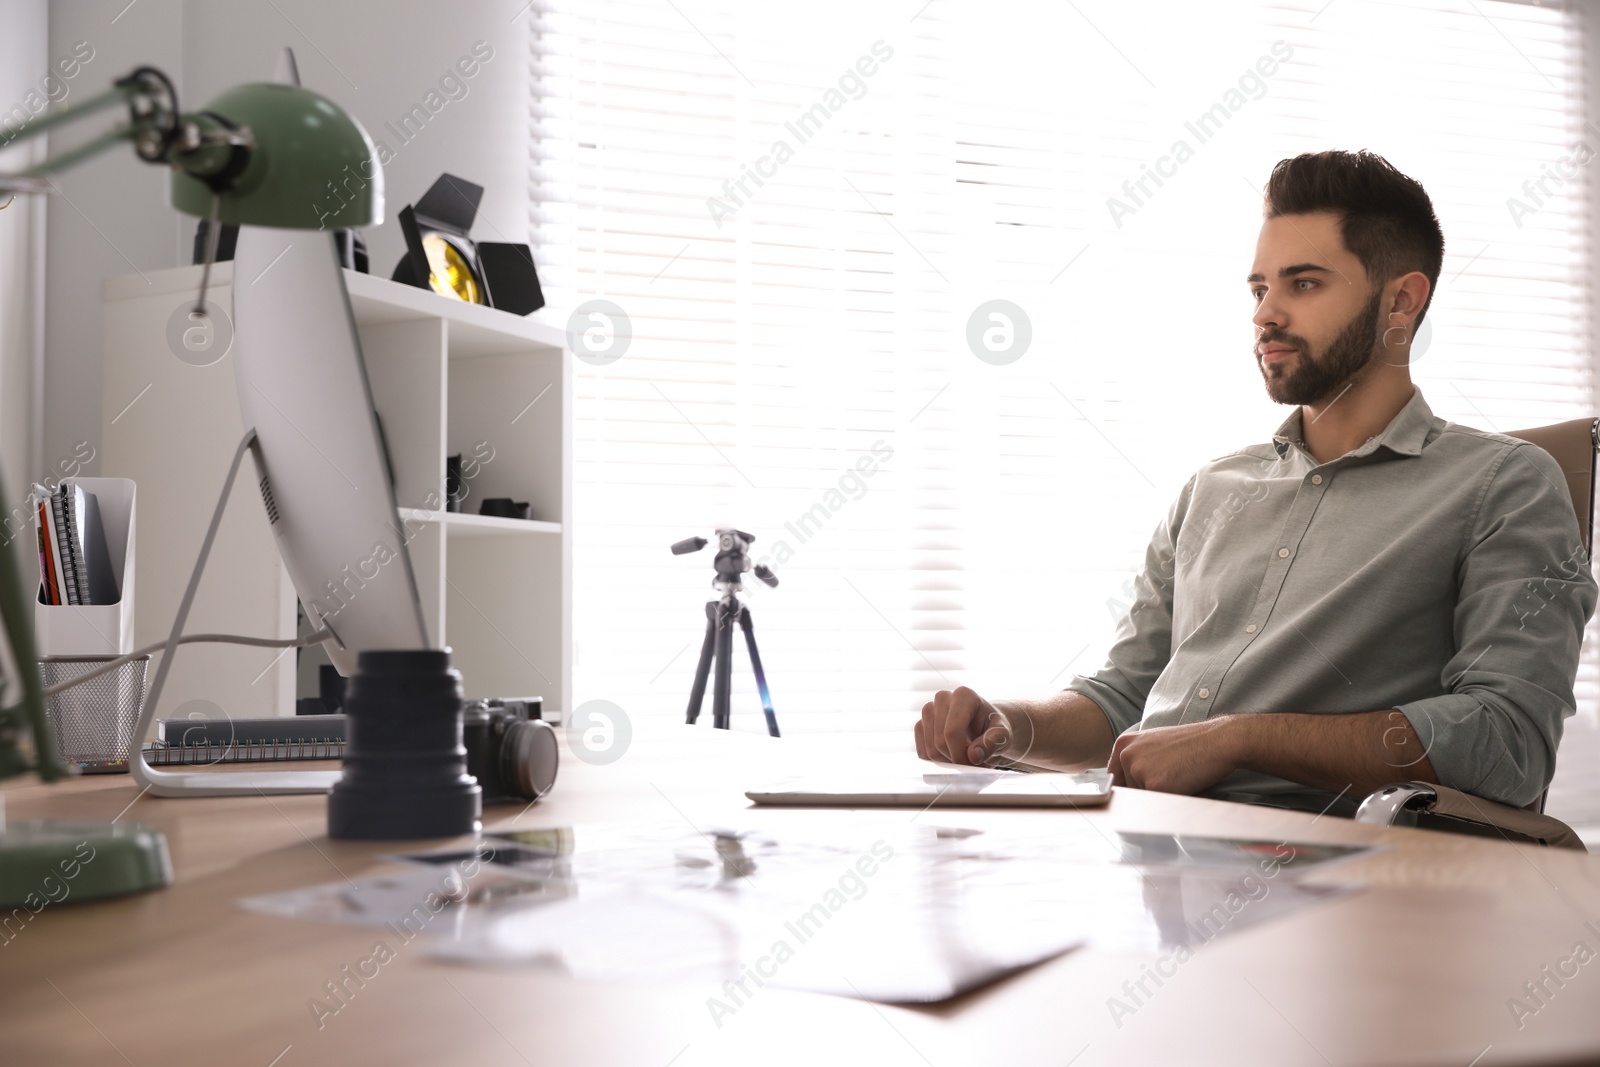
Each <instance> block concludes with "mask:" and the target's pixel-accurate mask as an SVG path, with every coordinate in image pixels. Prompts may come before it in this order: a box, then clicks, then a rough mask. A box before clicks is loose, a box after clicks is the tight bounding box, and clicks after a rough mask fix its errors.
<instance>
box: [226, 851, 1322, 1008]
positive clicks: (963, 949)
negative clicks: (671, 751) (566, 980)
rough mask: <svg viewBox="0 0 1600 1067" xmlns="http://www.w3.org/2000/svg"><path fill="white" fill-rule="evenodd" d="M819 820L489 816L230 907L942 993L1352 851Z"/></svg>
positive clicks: (619, 970) (663, 966)
mask: <svg viewBox="0 0 1600 1067" xmlns="http://www.w3.org/2000/svg"><path fill="white" fill-rule="evenodd" d="M828 826H829V827H830V830H831V832H829V833H827V834H822V833H810V834H801V833H794V832H789V831H786V832H785V833H784V834H782V835H777V834H772V833H767V832H764V831H761V830H748V829H728V830H723V831H717V830H712V831H707V832H706V833H704V834H696V833H679V832H677V831H675V830H664V831H658V832H655V833H643V834H641V833H639V832H638V831H637V830H634V831H629V832H622V833H618V832H603V833H599V834H595V833H592V832H591V831H589V830H586V829H585V830H579V831H576V832H573V831H561V832H559V833H553V832H552V831H530V832H527V833H523V834H508V835H490V836H488V837H486V838H485V841H484V845H483V846H481V847H480V849H479V853H478V854H479V855H483V854H486V853H488V852H489V851H490V850H491V849H492V850H493V851H495V852H497V853H498V855H497V857H496V858H497V859H498V860H500V861H502V862H505V861H509V862H505V865H501V864H499V863H496V864H491V863H488V862H484V863H481V864H470V863H469V862H468V861H470V860H471V859H472V858H473V854H472V853H463V852H456V853H433V854H423V855H416V856H411V857H400V858H401V859H406V860H409V861H410V862H411V863H412V864H413V866H412V868H411V869H409V870H401V871H399V872H397V873H392V874H385V875H382V876H379V877H377V878H363V879H360V880H358V881H356V882H354V883H348V882H341V883H332V884H329V885H327V886H320V887H312V888H311V889H306V890H297V891H293V892H290V893H282V894H275V895H273V896H270V897H263V898H254V899H252V900H249V901H243V902H241V904H242V906H244V907H247V908H249V909H250V910H254V911H260V912H266V913H269V914H276V915H283V916H292V917H299V918H307V919H314V920H320V921H332V922H356V923H366V924H372V925H386V926H388V927H389V929H390V930H391V931H392V932H394V933H396V935H397V936H398V935H401V934H405V933H408V932H411V931H414V930H415V929H416V928H417V927H418V926H419V925H421V926H425V927H426V932H428V933H430V934H434V935H442V936H434V937H431V938H430V944H431V951H432V952H434V953H435V954H438V955H441V956H444V957H447V958H450V959H454V960H460V961H469V962H479V963H490V964H523V965H530V964H531V965H538V966H543V967H548V968H552V969H557V970H561V971H563V972H566V973H569V974H571V975H573V976H574V977H578V978H582V979H588V980H596V981H635V980H637V981H658V980H663V979H685V978H700V979H710V980H712V981H713V982H715V983H719V984H720V983H722V982H724V981H732V982H742V983H743V988H745V989H746V991H747V992H748V991H750V990H753V989H755V988H758V987H759V986H762V985H771V986H778V987H786V988H791V989H802V990H810V991H816V992H827V993H837V994H842V995H847V996H859V997H864V998H867V999H872V1000H882V1001H891V1002H933V1001H938V1000H943V999H945V998H947V997H950V996H953V995H956V994H958V993H962V992H965V991H967V990H969V989H973V988H977V987H978V986H981V985H984V984H987V983H988V982H991V981H994V980H996V979H998V978H1000V977H1003V976H1004V975H1006V974H1009V973H1012V972H1014V971H1016V970H1018V969H1021V968H1024V967H1027V966H1030V965H1032V964H1034V963H1037V962H1041V961H1043V960H1045V959H1049V958H1051V957H1053V956H1056V955H1059V954H1061V953H1063V952H1066V951H1069V950H1070V949H1072V948H1074V947H1076V946H1078V945H1080V944H1083V943H1085V942H1089V941H1092V942H1094V943H1096V944H1103V945H1118V946H1124V947H1135V948H1150V949H1156V948H1160V947H1163V946H1172V945H1176V944H1186V945H1189V946H1190V947H1191V948H1193V947H1197V946H1198V945H1200V944H1203V943H1206V942H1208V941H1210V940H1211V939H1213V938H1215V937H1217V936H1220V935H1221V934H1223V933H1226V932H1228V931H1230V930H1233V929H1240V928H1243V927H1245V926H1249V925H1253V924H1255V923H1257V922H1260V921H1262V920H1265V919H1268V918H1271V917H1273V916H1277V915H1282V914H1285V913H1287V912H1291V911H1294V910H1298V909H1299V908H1301V907H1304V906H1306V905H1307V904H1310V903H1313V902H1315V901H1317V900H1321V899H1324V898H1326V897H1328V896H1330V895H1332V894H1335V893H1337V892H1341V891H1343V890H1338V889H1334V888H1327V887H1313V886H1305V885H1301V884H1297V883H1296V882H1295V881H1294V877H1293V876H1294V873H1296V872H1297V871H1298V870H1299V869H1300V867H1302V866H1304V865H1306V864H1314V863H1317V862H1319V861H1321V860H1324V859H1328V858H1334V857H1335V856H1338V855H1344V854H1347V853H1349V852H1351V851H1354V850H1347V849H1339V848H1334V849H1331V850H1326V851H1308V850H1301V851H1300V852H1299V853H1297V855H1299V856H1301V857H1302V858H1301V859H1300V860H1298V861H1296V862H1297V863H1298V864H1299V866H1297V868H1296V872H1291V871H1289V870H1287V869H1286V868H1283V867H1281V866H1280V867H1273V868H1272V870H1271V873H1266V868H1265V867H1263V866H1261V865H1260V863H1259V860H1258V857H1259V855H1260V853H1261V849H1262V848H1263V847H1265V844H1264V843H1250V842H1227V841H1222V840H1220V839H1208V838H1187V839H1183V844H1182V846H1179V845H1178V844H1177V841H1178V839H1171V838H1166V839H1164V838H1162V837H1161V836H1159V835H1127V836H1126V837H1125V838H1123V839H1121V840H1117V839H1115V838H1114V837H1108V838H1095V839H1086V838H1083V837H1081V836H1078V837H1073V836H1070V835H1061V834H1059V833H1040V832H1032V833H1025V834H1019V833H1016V832H1010V833H1004V832H995V831H979V830H974V829H970V828H950V827H922V828H907V827H905V826H904V825H901V824H895V825H892V826H888V827H886V828H884V829H883V830H882V831H881V833H880V832H876V831H873V830H871V829H870V828H868V827H867V826H865V825H864V824H863V823H862V822H861V821H860V820H858V819H852V820H849V821H848V822H840V821H837V820H834V821H830V822H829V823H828ZM841 828H843V829H841ZM1173 864H1177V865H1173ZM1207 864H1210V865H1207ZM451 871H456V872H459V873H461V874H462V877H460V878H458V879H457V881H456V882H455V883H451V882H450V881H449V875H450V872H451ZM441 872H444V875H443V876H441ZM469 873H470V877H467V876H466V875H467V874H469ZM439 885H445V886H447V888H450V890H451V891H450V892H448V893H444V894H441V893H439V891H438V887H439ZM430 894H432V895H431V896H430ZM419 902H420V903H422V905H423V907H422V908H421V910H419V909H418V904H419ZM434 907H437V908H438V911H437V913H436V914H437V917H436V918H430V917H429V916H430V915H432V914H434V913H433V911H432V909H433V908H434ZM404 916H410V917H411V918H410V919H409V920H406V919H405V918H404Z"/></svg>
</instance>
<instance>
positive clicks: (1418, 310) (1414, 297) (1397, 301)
mask: <svg viewBox="0 0 1600 1067" xmlns="http://www.w3.org/2000/svg"><path fill="white" fill-rule="evenodd" d="M1389 284H1390V286H1391V287H1393V289H1394V292H1393V294H1392V295H1391V296H1390V297H1389V301H1388V303H1389V313H1390V314H1391V315H1404V316H1405V317H1406V321H1407V322H1412V323H1414V322H1415V321H1416V318H1417V316H1418V315H1420V314H1422V309H1423V308H1424V307H1426V306H1427V303H1428V294H1429V293H1430V292H1432V291H1433V286H1432V285H1430V284H1429V283H1428V276H1427V275H1426V274H1424V273H1422V272H1421V271H1420V270H1414V271H1412V272H1411V273H1410V274H1405V275H1402V276H1401V277H1399V278H1396V279H1395V280H1394V281H1392V282H1390V283H1389Z"/></svg>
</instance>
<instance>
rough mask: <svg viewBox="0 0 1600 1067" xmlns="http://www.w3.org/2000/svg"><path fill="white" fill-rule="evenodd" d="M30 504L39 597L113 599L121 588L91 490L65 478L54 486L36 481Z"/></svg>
mask: <svg viewBox="0 0 1600 1067" xmlns="http://www.w3.org/2000/svg"><path fill="white" fill-rule="evenodd" d="M33 506H34V509H35V510H34V517H35V519H36V520H37V522H38V530H39V602H40V603H41V604H115V603H116V602H117V601H118V600H119V599H120V598H121V593H120V592H119V591H118V589H117V575H116V574H115V572H113V570H112V568H111V552H110V550H109V548H108V547H107V545H106V531H105V525H104V523H102V522H101V521H100V502H99V501H98V500H96V499H95V495H94V494H93V493H90V492H85V491H84V490H83V489H82V488H80V487H79V486H76V485H68V484H67V483H65V482H63V483H62V484H60V485H58V486H57V487H56V488H55V489H53V490H51V489H46V488H45V487H44V486H42V485H35V486H34V487H33Z"/></svg>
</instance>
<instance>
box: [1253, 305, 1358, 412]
mask: <svg viewBox="0 0 1600 1067" xmlns="http://www.w3.org/2000/svg"><path fill="white" fill-rule="evenodd" d="M1382 298H1383V291H1382V290H1381V289H1380V290H1378V291H1377V292H1375V293H1373V294H1372V298H1371V299H1370V300H1368V301H1367V306H1366V307H1364V308H1362V309H1361V310H1360V311H1358V312H1357V313H1356V316H1355V318H1353V319H1351V320H1350V322H1349V323H1348V324H1347V325H1346V326H1345V328H1344V329H1343V330H1341V331H1340V332H1339V336H1338V337H1335V338H1334V339H1333V343H1332V344H1330V345H1329V346H1328V351H1327V352H1325V353H1323V354H1322V355H1321V356H1319V357H1317V358H1315V359H1313V358H1312V356H1311V354H1310V352H1309V351H1308V349H1307V346H1306V343H1305V341H1304V340H1303V339H1301V338H1298V337H1291V336H1290V335H1288V334H1276V335H1270V334H1262V335H1261V339H1260V340H1259V341H1258V342H1256V348H1257V355H1256V366H1257V367H1259V368H1260V370H1261V378H1262V381H1263V382H1264V383H1265V384H1266V387H1267V395H1268V396H1270V397H1271V398H1272V399H1273V401H1274V402H1275V403H1278V404H1317V403H1321V402H1322V401H1324V400H1327V399H1328V398H1329V397H1331V396H1332V395H1333V394H1334V392H1335V391H1336V390H1338V389H1340V388H1341V387H1342V386H1343V385H1344V384H1345V383H1346V382H1347V381H1349V380H1350V379H1351V378H1354V377H1355V376H1356V374H1358V373H1359V372H1360V371H1361V370H1362V368H1364V367H1366V366H1367V364H1368V363H1370V362H1371V361H1372V359H1373V357H1374V355H1376V353H1377V350H1378V305H1379V302H1380V301H1381V300H1382ZM1271 344H1279V345H1293V346H1294V348H1295V356H1294V357H1293V358H1294V363H1295V366H1294V369H1293V370H1291V371H1289V372H1288V373H1280V372H1277V371H1275V370H1274V369H1273V368H1271V367H1268V366H1267V365H1266V364H1264V363H1262V362H1261V357H1260V354H1259V350H1260V349H1261V348H1263V347H1265V346H1267V345H1271Z"/></svg>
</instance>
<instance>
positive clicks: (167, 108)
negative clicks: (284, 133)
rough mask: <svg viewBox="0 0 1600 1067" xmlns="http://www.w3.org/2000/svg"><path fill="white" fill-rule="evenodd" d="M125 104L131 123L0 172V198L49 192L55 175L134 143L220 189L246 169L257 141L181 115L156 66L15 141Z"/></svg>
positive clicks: (224, 125)
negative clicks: (22, 167)
mask: <svg viewBox="0 0 1600 1067" xmlns="http://www.w3.org/2000/svg"><path fill="white" fill-rule="evenodd" d="M119 103H120V104H126V105H127V107H128V120H127V121H126V122H124V123H122V124H121V125H118V126H116V127H114V128H113V129H111V130H108V131H107V132H105V133H103V134H101V135H100V136H99V137H95V138H93V139H91V140H89V141H87V142H86V143H84V144H82V145H79V146H78V147H76V148H70V149H67V150H66V151H64V152H60V153H57V154H56V155H54V156H50V157H47V158H46V159H44V160H43V161H42V162H40V163H36V164H35V165H33V166H31V167H29V168H27V169H26V170H22V171H18V172H16V173H14V174H7V173H3V172H0V193H48V192H51V191H52V189H53V186H52V185H51V182H50V176H51V175H53V174H59V173H60V172H62V171H64V170H67V169H69V168H71V167H74V166H76V165H78V164H79V163H82V162H83V161H84V160H86V159H91V158H93V157H94V156H97V155H99V154H100V153H102V152H104V151H105V150H107V149H108V148H111V147H113V146H114V145H118V144H121V143H122V142H124V141H132V142H133V145H134V148H135V150H136V151H137V153H138V155H139V158H141V159H143V160H145V161H146V162H147V163H167V164H170V165H171V166H173V167H174V168H176V169H178V170H182V171H184V172H185V173H187V174H190V175H192V176H194V177H195V178H198V179H199V180H200V181H202V182H205V183H206V184H207V185H211V186H212V187H213V188H219V189H220V188H221V187H223V186H225V185H226V184H227V182H229V181H230V180H231V179H232V178H234V177H236V176H237V175H238V174H239V173H240V172H241V171H242V170H243V169H244V164H245V162H246V161H247V160H248V158H249V152H250V149H251V148H252V147H253V146H254V143H255V139H254V137H253V136H252V134H251V132H250V130H249V129H247V128H243V127H239V126H236V125H235V124H233V123H231V122H229V121H228V120H227V119H226V118H225V117H223V116H221V115H217V114H215V113H213V112H206V111H202V112H197V113H193V114H182V113H180V112H179V111H178V94H177V91H176V90H175V89H173V87H172V82H171V80H170V79H169V78H168V77H167V76H166V75H165V74H163V73H161V71H159V70H157V69H156V68H154V67H139V68H138V69H137V70H134V71H133V72H132V73H130V74H128V75H127V76H126V77H123V78H119V79H117V81H116V82H115V84H114V85H113V86H112V87H111V88H110V89H107V90H106V91H105V92H103V93H99V94H97V95H95V96H92V97H90V98H89V99H88V100H85V101H83V102H82V103H80V104H77V105H76V106H73V107H64V108H59V109H57V110H55V111H53V112H51V113H50V114H48V115H46V116H45V117H43V118H41V119H39V120H38V121H37V122H34V123H30V124H29V125H28V126H26V127H24V128H23V129H22V131H21V132H20V133H18V134H17V136H16V137H15V138H14V139H13V143H14V142H15V141H20V140H25V139H27V138H30V137H36V136H38V135H39V134H42V133H45V132H47V131H49V130H52V129H55V128H56V127H58V126H64V125H66V124H67V123H70V122H76V121H78V120H79V119H82V118H86V117H88V116H90V115H93V114H96V113H98V112H100V111H104V110H106V109H108V108H111V107H114V106H116V105H117V104H119Z"/></svg>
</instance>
